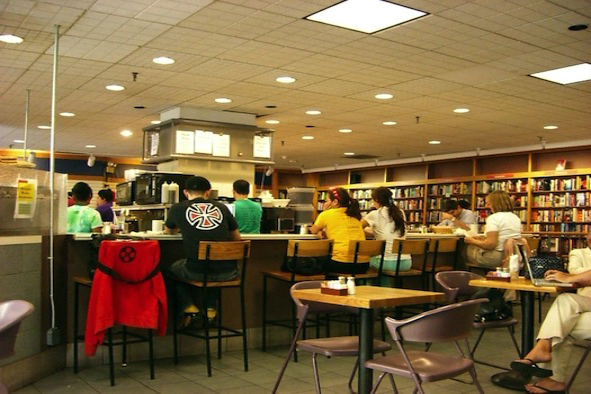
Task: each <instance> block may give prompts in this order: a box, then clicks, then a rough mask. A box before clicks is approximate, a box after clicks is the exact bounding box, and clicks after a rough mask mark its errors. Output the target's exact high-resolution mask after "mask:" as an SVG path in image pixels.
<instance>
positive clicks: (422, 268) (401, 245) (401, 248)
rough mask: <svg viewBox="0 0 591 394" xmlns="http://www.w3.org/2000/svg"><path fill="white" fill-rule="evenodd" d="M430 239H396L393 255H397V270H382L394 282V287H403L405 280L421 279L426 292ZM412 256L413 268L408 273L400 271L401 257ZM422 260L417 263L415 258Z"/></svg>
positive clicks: (393, 245) (393, 244)
mask: <svg viewBox="0 0 591 394" xmlns="http://www.w3.org/2000/svg"><path fill="white" fill-rule="evenodd" d="M428 248H429V240H428V239H395V240H394V242H393V243H392V253H397V264H396V270H394V271H392V270H382V272H381V274H382V275H384V276H386V277H390V278H392V279H393V280H394V287H402V281H403V279H405V278H411V277H415V278H421V288H422V290H425V288H426V286H425V278H426V267H427V252H428ZM403 254H410V255H411V256H412V257H413V263H412V268H411V269H409V270H408V271H400V260H401V255H403ZM414 257H417V258H418V259H421V261H420V262H417V263H415V258H414Z"/></svg>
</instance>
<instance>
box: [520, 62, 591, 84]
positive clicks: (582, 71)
mask: <svg viewBox="0 0 591 394" xmlns="http://www.w3.org/2000/svg"><path fill="white" fill-rule="evenodd" d="M530 77H534V78H539V79H544V80H546V81H550V82H554V83H559V84H561V85H568V84H570V83H576V82H583V81H589V80H591V64H589V63H581V64H575V65H574V66H568V67H562V68H557V69H555V70H548V71H542V72H539V73H535V74H530Z"/></svg>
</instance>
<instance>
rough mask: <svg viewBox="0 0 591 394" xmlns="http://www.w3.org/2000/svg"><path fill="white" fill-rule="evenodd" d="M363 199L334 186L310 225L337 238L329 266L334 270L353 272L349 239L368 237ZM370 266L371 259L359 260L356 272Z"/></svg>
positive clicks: (329, 236) (327, 269) (332, 271)
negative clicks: (365, 228)
mask: <svg viewBox="0 0 591 394" xmlns="http://www.w3.org/2000/svg"><path fill="white" fill-rule="evenodd" d="M360 219H361V211H360V210H359V203H358V202H357V200H355V199H354V198H351V196H349V192H347V190H345V189H343V188H342V187H337V188H331V189H330V190H329V193H328V200H327V202H326V203H325V210H324V211H323V212H322V213H321V214H320V215H318V217H317V218H316V222H315V223H314V225H313V226H312V228H311V229H310V231H311V232H312V233H313V234H318V235H320V237H321V238H328V239H332V240H333V246H332V259H331V261H329V263H328V267H326V271H327V272H330V273H345V274H353V272H352V271H353V269H352V267H353V256H351V255H349V241H362V240H365V233H364V232H363V228H362V227H361V221H360ZM368 268H369V261H368V260H365V261H363V260H358V261H357V265H356V267H355V274H363V273H365V272H367V270H368Z"/></svg>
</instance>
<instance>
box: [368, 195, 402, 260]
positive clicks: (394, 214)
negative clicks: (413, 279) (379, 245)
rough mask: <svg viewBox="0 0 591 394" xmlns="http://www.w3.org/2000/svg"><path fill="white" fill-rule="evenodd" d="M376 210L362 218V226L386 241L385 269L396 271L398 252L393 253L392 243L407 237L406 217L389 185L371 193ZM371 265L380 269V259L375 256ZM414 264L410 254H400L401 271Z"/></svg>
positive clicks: (376, 237) (377, 237)
mask: <svg viewBox="0 0 591 394" xmlns="http://www.w3.org/2000/svg"><path fill="white" fill-rule="evenodd" d="M371 198H372V199H373V205H374V207H375V208H376V210H375V211H371V212H370V213H368V214H367V215H366V216H365V218H363V220H361V225H362V227H363V228H364V229H365V230H366V231H367V230H369V229H371V232H372V233H373V235H374V237H375V239H379V240H384V241H386V252H385V253H384V270H387V271H396V263H397V261H398V254H397V253H392V243H393V242H394V240H395V239H404V238H405V233H406V230H405V227H406V218H405V217H404V212H402V210H401V209H400V208H398V206H397V205H396V204H394V201H393V200H392V191H391V190H390V189H388V188H387V187H378V188H377V189H375V190H373V191H372V193H371ZM370 265H371V266H372V267H374V268H376V269H379V265H380V259H379V257H378V256H373V257H372V258H371V260H370ZM411 266H412V258H411V256H410V255H408V254H403V255H401V256H400V268H399V271H408V270H409V269H410V268H411Z"/></svg>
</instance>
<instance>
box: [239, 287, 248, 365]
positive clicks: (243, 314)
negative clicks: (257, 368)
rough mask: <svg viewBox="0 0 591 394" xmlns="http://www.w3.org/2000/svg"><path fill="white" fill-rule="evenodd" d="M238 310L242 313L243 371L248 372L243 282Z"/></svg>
mask: <svg viewBox="0 0 591 394" xmlns="http://www.w3.org/2000/svg"><path fill="white" fill-rule="evenodd" d="M240 310H241V311H242V353H243V354H244V370H245V371H246V372H248V341H247V338H246V308H245V307H244V282H243V281H242V282H241V283H240Z"/></svg>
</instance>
